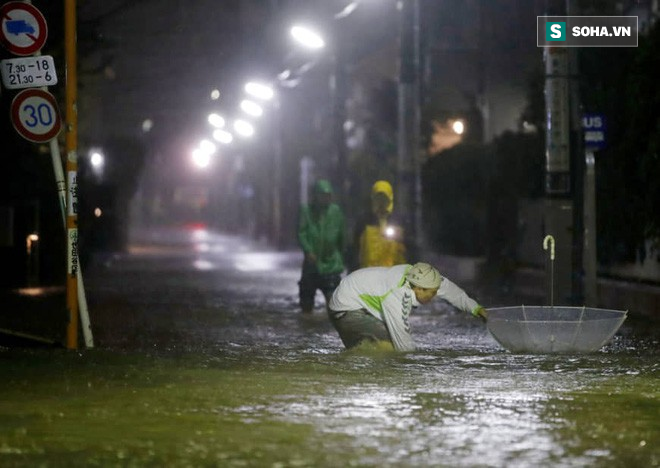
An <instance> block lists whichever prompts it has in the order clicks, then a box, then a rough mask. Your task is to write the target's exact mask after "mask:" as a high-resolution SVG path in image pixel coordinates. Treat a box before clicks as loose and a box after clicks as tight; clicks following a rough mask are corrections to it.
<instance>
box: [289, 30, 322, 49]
mask: <svg viewBox="0 0 660 468" xmlns="http://www.w3.org/2000/svg"><path fill="white" fill-rule="evenodd" d="M290 32H291V36H292V37H293V38H294V39H295V40H296V41H297V42H298V43H299V44H301V45H302V46H304V47H306V48H308V49H312V50H318V49H322V48H323V47H325V41H324V40H323V38H322V37H321V36H320V35H319V34H317V33H316V32H314V31H312V30H311V29H309V28H307V27H305V26H300V25H296V26H293V27H292V28H291V31H290Z"/></svg>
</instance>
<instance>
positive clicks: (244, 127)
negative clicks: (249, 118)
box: [234, 119, 254, 137]
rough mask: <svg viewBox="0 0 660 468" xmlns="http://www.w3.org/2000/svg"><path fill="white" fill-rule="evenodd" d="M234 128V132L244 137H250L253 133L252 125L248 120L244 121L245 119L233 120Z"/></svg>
mask: <svg viewBox="0 0 660 468" xmlns="http://www.w3.org/2000/svg"><path fill="white" fill-rule="evenodd" d="M234 130H236V133H238V134H239V135H241V136H244V137H251V136H252V135H254V127H253V126H252V124H250V122H246V121H245V120H240V119H239V120H236V121H235V122H234Z"/></svg>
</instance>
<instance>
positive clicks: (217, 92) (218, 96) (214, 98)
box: [211, 89, 220, 101]
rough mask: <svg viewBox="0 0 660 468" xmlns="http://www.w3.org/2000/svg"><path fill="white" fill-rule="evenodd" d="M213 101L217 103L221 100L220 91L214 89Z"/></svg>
mask: <svg viewBox="0 0 660 468" xmlns="http://www.w3.org/2000/svg"><path fill="white" fill-rule="evenodd" d="M211 99H212V100H214V101H217V100H218V99H220V91H219V90H217V89H214V90H213V91H211Z"/></svg>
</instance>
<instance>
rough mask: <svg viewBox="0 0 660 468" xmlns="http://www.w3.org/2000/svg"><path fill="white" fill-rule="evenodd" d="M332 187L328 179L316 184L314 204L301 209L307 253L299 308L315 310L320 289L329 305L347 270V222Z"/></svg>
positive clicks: (300, 226)
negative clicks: (334, 196) (317, 292)
mask: <svg viewBox="0 0 660 468" xmlns="http://www.w3.org/2000/svg"><path fill="white" fill-rule="evenodd" d="M332 194H333V190H332V184H330V182H329V181H327V180H325V179H321V180H318V181H317V182H316V183H315V184H314V190H313V193H312V202H311V203H310V204H308V205H303V206H302V207H301V208H300V216H299V220H298V242H299V244H300V247H301V248H302V251H303V253H304V256H305V257H304V260H303V265H302V274H301V277H300V282H299V283H298V286H299V298H300V307H301V308H302V311H303V312H304V313H311V312H312V310H313V309H314V296H315V295H316V290H317V289H320V290H321V292H322V293H323V296H324V297H325V300H326V304H327V303H328V301H329V300H330V296H332V293H333V291H334V290H335V288H336V287H337V286H338V285H339V282H340V281H341V273H342V272H343V271H344V244H345V232H344V229H345V226H344V225H345V221H344V214H343V213H342V210H341V208H340V207H339V205H337V204H336V203H333V202H332Z"/></svg>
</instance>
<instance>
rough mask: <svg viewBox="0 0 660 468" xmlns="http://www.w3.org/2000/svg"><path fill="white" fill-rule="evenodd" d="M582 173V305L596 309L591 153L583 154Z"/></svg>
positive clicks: (593, 177)
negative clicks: (584, 165)
mask: <svg viewBox="0 0 660 468" xmlns="http://www.w3.org/2000/svg"><path fill="white" fill-rule="evenodd" d="M585 163H586V170H585V173H584V249H583V257H584V260H583V262H584V303H585V305H587V306H590V307H598V284H597V267H598V262H597V249H596V159H595V158H594V153H593V151H587V152H586V154H585Z"/></svg>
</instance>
